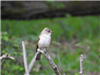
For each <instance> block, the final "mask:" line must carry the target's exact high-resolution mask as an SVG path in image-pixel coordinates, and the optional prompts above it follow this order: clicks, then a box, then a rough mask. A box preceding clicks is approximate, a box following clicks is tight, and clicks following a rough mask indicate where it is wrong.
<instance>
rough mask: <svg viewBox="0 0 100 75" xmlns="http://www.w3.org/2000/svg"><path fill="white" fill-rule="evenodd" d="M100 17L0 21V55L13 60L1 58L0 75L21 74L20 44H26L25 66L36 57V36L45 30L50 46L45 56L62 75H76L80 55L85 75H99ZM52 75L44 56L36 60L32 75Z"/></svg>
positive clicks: (68, 16) (77, 74)
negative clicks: (46, 29)
mask: <svg viewBox="0 0 100 75" xmlns="http://www.w3.org/2000/svg"><path fill="white" fill-rule="evenodd" d="M99 17H100V16H85V17H72V16H70V15H69V14H67V15H66V17H65V18H53V19H39V20H1V54H6V53H9V55H11V56H13V57H15V58H16V60H10V59H3V60H2V62H1V68H2V69H1V74H2V75H14V74H15V75H23V74H24V72H25V71H24V64H23V57H22V46H21V41H22V40H24V41H25V42H26V49H27V56H28V63H30V61H31V59H32V58H33V56H34V54H35V48H36V42H37V38H38V35H39V34H40V32H41V31H42V29H43V28H44V27H49V28H50V29H51V30H52V31H54V34H52V43H51V45H50V47H49V48H48V53H49V54H50V55H51V57H52V59H53V61H54V62H55V64H56V65H57V66H59V65H60V64H59V61H58V57H57V52H58V50H59V56H60V63H61V68H60V72H61V73H63V72H64V73H66V74H67V75H79V70H80V66H79V65H80V64H79V56H80V54H81V53H82V54H83V55H84V67H85V75H92V74H93V75H99V73H100V72H99V71H100V67H99V64H100V60H99V52H100V46H99V45H100V39H99V38H100V31H99V27H100V22H99V21H100V19H99ZM33 74H34V75H55V74H54V71H53V70H52V68H51V67H50V65H49V63H48V61H47V60H46V59H45V57H44V55H42V58H41V60H40V61H37V62H36V64H35V66H34V67H33V69H32V71H31V75H33Z"/></svg>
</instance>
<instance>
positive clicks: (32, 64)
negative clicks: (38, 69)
mask: <svg viewBox="0 0 100 75" xmlns="http://www.w3.org/2000/svg"><path fill="white" fill-rule="evenodd" d="M39 53H40V52H39V51H37V52H36V54H35V56H34V57H33V59H32V60H31V62H30V64H29V73H30V71H31V69H32V67H33V66H34V64H35V62H36V57H37V55H38V54H39Z"/></svg>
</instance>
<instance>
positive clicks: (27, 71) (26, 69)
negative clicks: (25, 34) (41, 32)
mask: <svg viewBox="0 0 100 75" xmlns="http://www.w3.org/2000/svg"><path fill="white" fill-rule="evenodd" d="M22 48H23V59H24V67H25V72H26V73H25V74H24V75H29V70H28V64H27V56H26V49H25V43H24V41H22Z"/></svg>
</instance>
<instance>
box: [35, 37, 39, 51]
mask: <svg viewBox="0 0 100 75" xmlns="http://www.w3.org/2000/svg"><path fill="white" fill-rule="evenodd" d="M39 40H40V38H38V41H39ZM38 41H37V46H36V52H37V49H38Z"/></svg>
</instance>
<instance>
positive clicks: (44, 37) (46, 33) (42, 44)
mask: <svg viewBox="0 0 100 75" xmlns="http://www.w3.org/2000/svg"><path fill="white" fill-rule="evenodd" d="M51 33H53V31H51V30H50V29H49V28H47V27H46V28H44V29H43V30H42V32H41V33H40V35H39V38H38V41H37V46H36V52H37V49H38V48H39V49H40V50H42V49H44V48H47V47H48V46H49V45H50V42H51ZM40 57H41V53H39V54H38V55H37V57H36V60H40Z"/></svg>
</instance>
